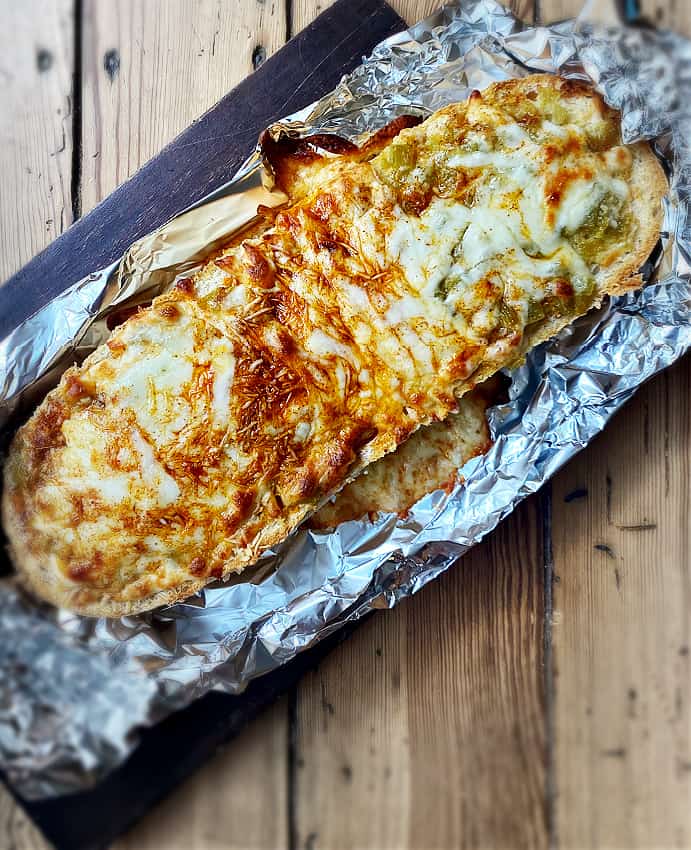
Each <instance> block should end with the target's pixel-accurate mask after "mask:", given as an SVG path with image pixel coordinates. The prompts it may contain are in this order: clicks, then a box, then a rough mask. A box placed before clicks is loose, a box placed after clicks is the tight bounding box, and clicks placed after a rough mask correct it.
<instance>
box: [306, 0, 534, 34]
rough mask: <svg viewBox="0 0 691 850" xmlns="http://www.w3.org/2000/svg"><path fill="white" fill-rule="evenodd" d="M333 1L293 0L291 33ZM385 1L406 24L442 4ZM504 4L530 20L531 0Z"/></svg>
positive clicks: (427, 0)
mask: <svg viewBox="0 0 691 850" xmlns="http://www.w3.org/2000/svg"><path fill="white" fill-rule="evenodd" d="M333 2H334V0H293V2H292V11H291V28H290V30H291V33H296V32H300V30H301V29H303V28H304V27H306V26H307V24H309V23H310V22H311V21H313V20H314V18H316V16H317V15H318V14H319V13H320V12H323V11H324V9H326V8H327V7H328V6H330V5H331V4H332V3H333ZM387 2H388V3H389V6H391V7H392V8H393V9H395V10H396V12H398V14H399V15H400V16H401V17H402V18H403V20H404V21H407V23H408V24H414V23H416V22H417V21H420V20H422V19H423V18H426V17H427V16H428V15H431V14H432V12H434V11H436V10H437V9H439V8H440V6H441V5H442V4H441V3H440V2H439V0H387ZM504 5H505V6H508V7H509V8H510V9H511V10H512V11H513V12H514V14H516V15H518V17H519V18H523V20H527V21H532V18H533V8H534V3H533V0H510V2H508V3H504Z"/></svg>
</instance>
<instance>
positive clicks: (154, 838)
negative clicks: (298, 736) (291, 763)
mask: <svg viewBox="0 0 691 850" xmlns="http://www.w3.org/2000/svg"><path fill="white" fill-rule="evenodd" d="M286 717H287V702H286V700H285V699H282V700H280V701H279V702H277V703H276V704H275V705H274V706H272V707H271V708H270V709H269V710H268V711H267V712H266V713H265V714H263V715H261V716H260V717H258V718H257V719H256V720H254V721H252V723H250V725H249V726H248V727H247V728H246V729H245V730H244V731H243V732H242V734H241V735H240V736H239V737H238V738H236V739H234V740H233V741H231V743H230V744H229V745H228V746H227V747H225V748H224V749H223V751H222V752H220V753H218V755H217V756H215V758H213V759H212V760H211V761H210V762H208V763H207V764H206V765H204V767H203V768H202V769H201V770H200V771H199V772H198V773H197V774H195V776H193V777H192V779H190V780H189V781H188V782H186V783H185V784H184V785H182V786H181V787H180V788H179V789H178V790H177V791H176V792H175V793H173V794H172V795H171V796H170V797H168V799H166V800H164V801H163V803H161V804H160V805H159V806H157V807H156V808H155V809H154V810H153V811H152V812H151V813H150V814H149V815H147V816H146V817H145V818H144V819H143V820H142V821H141V822H140V823H139V824H137V826H135V827H134V828H133V829H132V830H131V831H130V832H129V834H128V835H127V836H125V837H123V838H122V839H120V840H119V841H117V842H116V843H115V844H114V845H113V850H160V849H161V848H165V850H190V848H198V850H269V848H281V847H286V846H287V844H288V815H287V792H288V783H287V779H288V771H287V753H288V736H287V725H286Z"/></svg>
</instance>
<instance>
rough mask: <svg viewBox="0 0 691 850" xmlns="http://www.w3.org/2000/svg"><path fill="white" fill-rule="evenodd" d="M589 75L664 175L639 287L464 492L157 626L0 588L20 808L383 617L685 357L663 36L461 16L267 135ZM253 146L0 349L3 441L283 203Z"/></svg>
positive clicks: (415, 32)
mask: <svg viewBox="0 0 691 850" xmlns="http://www.w3.org/2000/svg"><path fill="white" fill-rule="evenodd" d="M536 70H539V71H547V72H553V73H560V74H562V75H564V76H567V77H575V78H580V79H590V80H592V81H593V82H594V83H595V84H596V85H597V86H598V88H599V89H600V91H602V93H603V94H604V95H605V97H606V99H607V100H608V102H609V103H610V104H611V105H613V106H616V107H617V108H619V109H621V110H622V114H623V128H624V133H625V137H626V140H627V141H634V140H637V139H644V138H645V139H653V140H654V141H655V145H656V147H657V150H658V152H659V155H660V156H661V158H662V159H663V162H664V163H665V165H666V167H667V169H668V172H669V174H670V179H671V192H670V195H669V197H668V198H667V199H666V201H665V224H664V228H665V232H664V233H663V238H662V241H661V244H660V246H659V249H658V251H657V254H656V256H655V257H654V258H653V260H651V262H649V263H648V264H647V266H646V269H645V270H644V274H645V277H646V279H648V280H650V283H649V285H647V286H646V287H645V288H644V289H642V290H640V291H638V292H636V293H632V294H627V295H626V296H623V297H620V298H616V299H613V300H612V301H610V302H609V303H608V304H607V305H605V306H603V307H602V308H601V309H600V310H599V311H597V312H596V313H594V314H592V313H591V314H589V315H588V316H586V317H584V318H582V319H580V320H579V321H577V322H576V323H575V324H574V325H573V326H571V327H570V328H568V329H566V330H565V331H564V332H563V333H562V334H560V336H559V337H558V338H556V339H554V340H552V341H550V342H548V343H547V344H545V345H543V346H540V347H539V348H538V349H536V350H535V351H534V352H532V353H531V354H530V356H529V357H528V358H527V362H526V363H525V365H524V366H522V367H521V368H520V369H518V370H515V371H514V372H512V373H511V379H512V384H511V389H510V399H509V402H508V403H507V404H504V405H503V406H501V407H497V408H494V409H493V410H492V411H491V412H490V425H491V429H492V433H493V436H494V438H495V442H494V445H493V447H492V449H491V450H490V451H489V452H488V453H487V454H485V455H484V456H482V457H477V458H474V459H473V460H471V461H470V462H469V463H468V464H466V466H465V467H464V468H463V470H462V476H463V480H464V483H463V484H462V485H459V486H457V487H456V488H455V489H454V490H453V492H451V493H450V494H447V493H445V492H442V491H439V492H436V493H432V494H430V495H428V496H426V497H425V498H423V499H422V500H420V502H418V503H417V504H416V505H415V506H414V508H413V509H412V510H411V512H410V514H409V516H408V517H407V518H406V519H399V518H397V517H395V516H392V515H384V516H380V517H379V518H378V519H377V520H376V521H374V522H369V521H352V522H346V523H343V524H342V525H341V526H339V527H338V529H336V530H335V531H334V532H331V533H325V532H315V531H309V530H302V531H299V532H298V533H297V534H295V535H293V536H292V537H291V538H290V539H289V540H287V541H286V542H285V543H284V544H283V545H282V546H281V547H279V548H278V549H276V550H275V551H272V552H267V553H265V555H264V556H263V558H262V560H261V561H260V563H259V564H258V565H257V566H256V567H254V568H253V569H252V570H250V571H249V572H248V573H246V574H244V575H243V576H240V577H238V578H237V579H235V580H233V581H231V582H229V583H226V584H223V585H221V584H218V585H216V586H210V587H208V588H207V589H205V590H204V591H203V592H202V593H200V594H199V595H197V596H195V597H193V598H191V599H189V600H187V601H185V602H184V603H181V604H177V605H173V606H171V607H169V608H166V609H161V610H159V611H156V612H153V613H149V614H145V615H141V616H137V617H126V618H122V619H120V620H105V619H86V618H81V617H77V616H75V615H73V614H70V613H69V612H66V611H61V610H57V609H54V608H51V607H49V606H44V605H41V604H39V603H37V602H36V601H35V600H33V599H30V598H28V597H27V596H26V595H24V594H23V592H22V591H21V589H20V588H19V587H18V586H17V585H16V583H15V582H14V580H13V579H12V578H11V577H9V578H5V579H3V580H2V581H0V635H1V636H2V640H0V767H1V769H2V770H3V771H4V772H5V774H6V776H7V777H8V778H9V780H10V781H11V782H12V784H13V785H14V787H15V788H16V789H17V790H18V791H19V792H20V793H21V794H22V795H23V796H25V797H26V798H30V799H31V798H33V799H36V798H43V797H48V796H54V795H58V794H62V793H67V792H73V791H78V790H80V789H84V788H86V787H89V786H90V785H92V784H93V783H95V782H97V781H98V780H99V779H100V778H102V777H103V776H104V775H105V774H106V773H108V772H109V771H110V770H112V769H113V768H115V767H116V766H117V765H118V764H119V763H120V762H121V761H122V760H123V759H124V758H125V757H126V756H127V754H128V753H129V752H131V750H132V749H133V747H135V746H136V742H137V729H138V728H141V727H145V726H147V725H150V724H152V723H155V722H157V721H158V720H159V719H161V718H162V717H164V716H166V715H167V714H169V713H170V712H172V711H174V710H176V709H179V708H181V707H183V706H185V705H187V704H189V703H190V702H191V701H192V700H194V699H196V698H197V697H199V696H201V695H202V694H204V693H206V692H207V691H209V690H210V689H217V690H222V691H226V692H229V693H239V692H241V691H242V690H243V688H244V687H245V686H246V685H247V683H248V682H249V681H250V680H251V679H253V678H254V677H256V676H260V675H262V674H264V673H267V672H269V671H270V670H272V669H274V668H276V667H277V666H279V665H281V664H283V663H285V662H286V661H288V660H289V659H291V658H293V657H294V656H295V655H296V654H297V653H298V652H300V651H301V650H303V649H305V648H307V647H309V646H311V645H313V644H314V643H315V642H317V641H319V640H321V639H322V638H324V637H325V636H327V635H328V634H330V633H331V632H333V631H335V630H336V629H338V628H340V627H341V626H342V625H343V623H345V622H347V621H350V620H354V619H357V618H359V617H361V616H363V615H364V614H365V613H367V612H368V611H371V610H373V609H381V608H390V607H392V606H393V605H395V604H396V603H397V602H398V601H399V600H400V599H402V598H404V597H406V596H408V595H410V594H412V593H415V592H416V591H417V590H419V589H420V588H421V587H423V586H424V585H425V584H427V582H429V581H431V580H433V579H434V578H435V577H436V576H438V575H439V574H440V573H441V572H443V571H444V570H446V569H448V568H449V567H450V566H452V565H453V564H454V563H455V562H456V561H457V560H458V558H459V556H461V555H462V554H463V553H464V552H465V551H467V550H468V549H469V548H470V547H471V546H473V545H474V544H475V543H476V542H478V541H479V540H480V539H481V538H482V537H483V536H484V535H485V534H487V533H488V532H489V531H491V530H492V529H493V528H494V527H495V526H496V525H497V523H498V522H500V521H501V519H503V518H504V517H505V516H506V515H507V514H508V513H510V512H511V511H512V510H513V508H514V507H515V506H516V504H517V503H518V502H519V501H520V500H521V499H523V498H524V497H525V496H527V495H529V494H530V493H534V492H535V491H536V490H537V489H538V488H539V487H540V486H541V485H542V484H543V483H544V482H545V481H546V480H547V479H548V478H549V477H550V476H551V475H552V474H554V472H555V471H556V470H557V469H558V468H559V467H560V466H561V465H562V464H564V463H565V462H566V461H567V460H568V459H569V458H570V457H572V456H573V455H574V454H575V453H576V452H577V451H579V450H580V449H581V448H582V447H583V446H585V445H587V443H588V442H589V441H590V440H591V439H592V438H593V437H594V436H595V435H596V434H597V433H599V432H600V431H601V430H602V428H603V427H604V426H605V424H606V423H607V421H608V419H609V418H610V417H611V416H612V414H613V413H615V412H616V411H617V410H618V409H619V408H620V407H621V406H622V405H623V404H624V403H625V402H626V401H627V400H628V399H629V398H630V397H631V396H632V395H633V393H634V392H635V391H636V389H637V388H638V387H639V386H640V385H641V383H643V382H644V381H645V380H647V379H648V378H650V377H651V376H652V375H654V374H655V373H656V372H658V371H660V370H661V369H664V368H666V367H667V366H669V365H670V364H671V363H673V362H674V361H675V360H676V359H678V358H679V357H681V356H682V355H683V354H684V352H685V351H687V350H688V348H689V346H690V345H691V322H690V319H691V316H690V313H691V281H690V276H689V271H690V269H691V267H690V265H689V262H690V252H691V222H690V218H689V199H690V194H691V150H690V146H691V43H689V42H687V41H685V40H684V39H682V38H680V37H678V36H676V35H673V34H671V33H667V32H658V31H646V30H639V29H627V28H623V27H612V28H608V29H604V28H598V27H596V26H595V25H590V24H588V23H587V21H583V20H577V21H567V22H564V23H561V24H558V25H556V26H553V27H549V28H544V27H538V28H526V27H524V26H523V25H522V24H521V23H520V22H518V21H517V20H516V19H515V18H514V17H513V16H512V15H511V14H510V13H509V12H508V11H507V10H506V9H504V8H503V7H502V6H499V5H498V4H497V3H495V2H493V0H467V2H463V3H461V4H460V5H454V6H451V7H447V8H446V9H444V10H442V11H440V12H438V13H437V14H435V15H433V16H432V17H430V18H428V19H427V20H425V21H422V22H421V23H419V24H417V25H416V26H414V27H412V28H411V29H410V30H409V31H407V32H404V33H400V34H398V35H395V36H393V37H391V38H389V39H388V40H386V41H385V42H383V43H382V44H380V45H379V46H378V47H377V48H376V49H375V50H374V52H373V53H372V55H371V56H370V57H368V58H367V59H365V60H364V61H363V63H362V65H361V66H360V67H359V68H358V69H357V70H356V71H355V72H354V73H352V74H351V75H350V76H348V77H345V78H344V79H343V80H342V82H341V83H340V84H339V86H338V87H337V88H336V90H335V91H334V92H332V93H331V94H330V95H328V96H326V97H325V98H323V99H321V100H320V101H318V102H316V103H315V104H312V105H310V106H308V107H306V108H305V109H303V110H301V111H300V112H299V113H296V114H294V115H292V116H288V117H286V118H285V119H284V120H282V121H280V122H278V123H277V124H276V125H274V126H273V127H272V128H271V131H272V132H273V133H290V134H293V135H308V134H309V133H312V132H333V133H338V134H339V135H342V136H346V137H348V138H350V139H353V140H357V139H359V138H360V137H361V136H362V135H363V134H368V133H371V132H372V131H373V130H374V129H377V128H379V127H381V126H383V125H384V124H386V123H387V122H388V121H389V120H391V119H392V118H393V117H395V116H396V115H400V114H404V113H408V114H409V113H411V112H412V113H417V114H422V115H426V114H429V113H430V112H432V111H434V110H435V109H438V108H439V107H441V106H443V105H444V104H447V103H450V102H453V101H457V100H462V99H464V98H466V97H467V95H468V94H469V93H470V91H471V90H472V89H474V88H484V87H485V86H486V85H488V84H489V83H491V82H493V81H495V80H501V79H506V78H509V77H516V76H523V75H525V74H527V73H531V72H533V71H536ZM267 186H268V184H267V182H266V175H265V174H264V173H263V168H262V162H261V157H260V155H259V152H258V151H255V152H254V153H253V154H252V156H251V157H250V158H249V159H248V161H247V162H246V163H245V165H244V166H243V168H242V169H241V170H240V172H239V174H238V175H237V176H236V178H235V179H233V180H232V181H230V182H229V183H228V184H227V185H226V186H224V187H222V188H221V189H220V190H218V191H217V192H215V193H214V194H213V196H210V197H209V198H207V199H205V200H204V201H202V202H201V203H200V204H198V205H196V207H195V208H194V209H191V210H187V211H185V212H183V213H182V214H181V215H180V216H178V217H176V218H175V219H174V220H173V221H172V222H170V223H169V224H167V225H165V226H164V227H162V228H160V229H159V230H158V231H156V232H155V233H153V234H151V235H150V236H148V237H146V238H145V239H143V240H141V241H140V242H139V243H137V244H136V245H134V246H133V247H132V248H131V249H130V251H128V253H127V254H126V255H125V257H124V258H123V260H122V261H121V262H119V263H117V264H114V265H113V266H112V267H110V268H108V269H104V270H101V271H97V272H95V273H94V274H92V275H90V276H89V277H88V278H86V279H85V280H83V281H80V282H79V283H77V284H75V285H74V286H72V287H71V288H70V289H69V290H68V291H66V292H65V293H64V294H63V295H61V296H60V297H59V298H57V299H55V301H53V302H51V303H50V304H48V305H47V306H46V307H45V308H43V309H41V310H40V311H39V312H38V313H36V314H35V315H34V316H33V317H32V318H31V319H29V320H28V321H27V322H25V323H24V324H23V325H22V326H20V327H18V328H16V329H15V330H14V331H13V332H12V333H11V334H10V335H9V336H8V337H7V338H5V339H4V340H2V341H0V375H1V381H0V425H1V426H3V427H4V429H5V432H6V433H9V432H10V431H11V427H12V424H13V422H14V421H16V419H17V416H18V414H19V413H20V412H21V411H22V410H26V409H27V408H28V406H30V405H31V404H33V403H35V401H36V399H37V398H39V397H40V395H41V393H43V392H45V390H46V388H47V387H49V386H50V385H51V384H52V383H55V381H56V380H57V377H58V376H59V374H60V372H61V371H62V370H64V368H66V366H67V365H69V364H70V363H72V362H74V360H75V359H79V358H81V357H82V356H84V355H85V354H86V353H87V352H88V351H90V350H92V349H93V347H94V346H95V345H97V344H98V343H99V342H101V341H102V340H103V339H104V338H105V335H106V333H107V331H106V326H105V320H106V318H107V316H108V315H109V313H110V312H112V311H113V310H114V309H116V308H117V307H119V306H121V305H127V304H132V303H136V302H137V301H141V300H145V299H147V298H149V297H151V294H152V293H155V292H158V291H161V290H162V289H163V288H165V287H166V286H168V285H170V283H171V282H172V281H173V280H174V279H175V278H176V276H178V275H180V274H183V273H189V272H190V270H193V269H195V268H197V267H198V266H199V264H200V263H201V262H202V261H203V259H204V256H206V254H208V252H209V251H210V250H212V249H213V248H214V247H215V246H216V245H218V244H219V243H220V242H221V241H222V240H223V238H225V237H227V236H228V235H229V234H230V233H231V232H233V231H236V230H237V229H238V228H241V227H243V226H244V225H245V224H247V223H248V222H250V221H251V220H252V217H253V215H254V211H255V210H256V205H257V203H265V204H272V203H280V201H281V197H280V196H279V195H277V194H276V193H272V192H271V190H270V188H267Z"/></svg>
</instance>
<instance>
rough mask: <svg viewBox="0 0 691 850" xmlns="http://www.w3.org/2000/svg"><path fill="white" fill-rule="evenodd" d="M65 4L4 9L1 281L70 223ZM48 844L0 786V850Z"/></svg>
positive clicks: (0, 39) (68, 0)
mask: <svg viewBox="0 0 691 850" xmlns="http://www.w3.org/2000/svg"><path fill="white" fill-rule="evenodd" d="M71 11H72V0H26V2H23V3H21V4H14V3H12V4H6V6H5V7H4V8H3V19H2V22H3V26H2V28H0V98H1V100H0V171H1V173H2V191H0V219H1V220H2V228H1V229H0V247H1V250H0V281H3V280H5V279H6V278H7V277H8V276H9V275H11V274H12V273H13V272H14V271H16V270H17V269H18V268H19V267H20V266H22V265H23V264H24V263H25V262H26V261H27V260H28V259H30V258H31V257H32V256H33V255H34V254H35V253H37V252H38V251H40V250H41V249H42V248H43V247H45V245H46V244H48V243H49V242H50V241H51V240H53V239H54V238H55V237H56V236H57V235H58V234H59V233H61V232H62V230H63V229H64V228H65V227H67V226H68V225H69V223H70V221H71V219H72V210H71V168H72V64H73V52H74V48H73V35H72V18H71ZM47 846H48V845H47V844H46V843H45V841H44V840H43V838H42V836H41V835H40V833H39V831H38V830H37V829H36V827H34V826H33V824H32V823H31V821H30V820H29V818H28V817H27V816H26V814H24V811H23V810H22V809H20V808H19V806H17V805H16V804H15V803H14V801H13V799H12V797H11V796H10V794H9V792H8V791H7V790H6V789H5V788H4V786H2V785H0V850H9V848H13V850H43V848H46V847H47Z"/></svg>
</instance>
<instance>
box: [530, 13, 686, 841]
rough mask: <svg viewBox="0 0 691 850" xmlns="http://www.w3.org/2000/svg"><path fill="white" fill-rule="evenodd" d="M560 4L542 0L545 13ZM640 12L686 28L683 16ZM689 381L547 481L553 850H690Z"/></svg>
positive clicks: (612, 429) (653, 391)
mask: <svg viewBox="0 0 691 850" xmlns="http://www.w3.org/2000/svg"><path fill="white" fill-rule="evenodd" d="M570 5H571V8H568V4H566V8H565V4H563V3H558V2H545V0H543V2H542V11H543V16H544V18H545V19H546V20H549V19H552V18H558V17H564V16H567V15H569V14H573V13H574V12H575V11H577V9H574V8H573V6H574V5H578V4H570ZM682 5H683V4H682ZM642 11H643V13H644V14H647V15H648V16H649V17H651V18H653V19H655V20H656V22H658V23H661V24H663V25H668V26H669V25H673V26H675V27H676V28H677V29H679V30H682V31H685V32H686V33H689V32H691V9H689V8H688V6H685V7H683V8H680V6H679V4H674V3H672V2H665V0H661V2H645V0H644V2H643V3H642ZM690 381H691V364H690V362H689V360H688V358H687V360H686V361H685V362H684V363H682V364H679V365H678V366H676V367H675V368H674V369H672V370H670V371H669V372H667V373H665V374H663V375H661V376H659V377H658V378H657V379H655V380H654V381H653V382H651V383H650V384H649V385H648V386H646V387H644V388H643V389H642V390H641V391H640V392H639V394H638V396H637V397H636V399H635V400H634V402H633V403H632V404H630V405H629V406H628V408H627V409H626V411H624V412H623V413H621V414H619V416H618V417H617V418H616V420H615V421H614V422H613V423H611V424H610V426H609V427H608V429H607V431H606V433H605V434H604V435H603V436H602V437H600V438H599V439H598V440H596V441H595V442H594V443H593V444H592V445H591V446H589V447H588V448H587V449H586V450H585V451H584V452H583V453H582V454H581V455H580V456H579V457H578V458H576V459H575V460H574V461H573V462H572V463H571V464H569V466H568V467H567V468H566V469H565V470H563V471H562V473H560V474H559V475H558V476H557V477H556V479H555V481H554V485H553V494H554V505H553V529H554V540H553V554H554V570H555V581H556V582H557V583H556V584H555V587H554V596H553V598H554V627H553V643H554V661H555V675H556V679H555V681H556V689H555V693H554V694H553V695H552V699H553V703H554V725H555V734H556V740H555V742H554V746H555V750H554V759H555V768H556V776H555V780H556V788H557V798H556V801H557V802H556V811H555V813H554V816H555V826H556V831H557V835H558V836H559V842H560V846H561V847H562V848H582V847H631V848H635V847H641V848H644V847H652V846H655V847H673V846H674V847H688V846H690V845H691V757H690V750H691V714H690V713H689V701H690V700H691V676H690V675H689V661H688V652H689V645H690V643H691V640H690V637H691V636H690V627H689V607H690V605H691V578H690V575H689V573H690V569H691V564H690V562H689V515H690V510H689V506H690V503H691V499H690V493H689V467H690V466H691V411H690V409H689V402H688V398H689V382H690ZM582 494H583V495H582Z"/></svg>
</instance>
